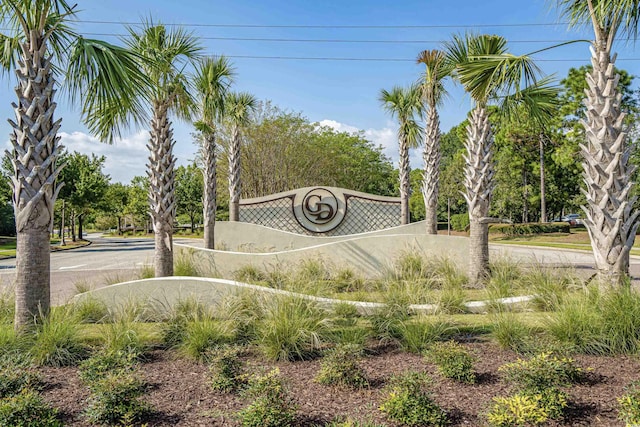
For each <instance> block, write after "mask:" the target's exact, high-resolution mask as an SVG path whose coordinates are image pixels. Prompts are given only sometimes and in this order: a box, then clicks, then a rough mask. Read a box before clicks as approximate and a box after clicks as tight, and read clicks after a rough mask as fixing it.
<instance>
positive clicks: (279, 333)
mask: <svg viewBox="0 0 640 427" xmlns="http://www.w3.org/2000/svg"><path fill="white" fill-rule="evenodd" d="M262 310H263V315H262V318H261V319H260V320H259V321H258V322H257V325H256V326H257V329H256V335H257V338H256V339H257V341H258V344H259V346H260V348H261V350H262V352H263V353H264V354H265V356H267V357H268V358H269V359H271V360H300V359H306V358H309V357H313V356H315V355H317V354H318V351H319V350H320V348H321V345H322V343H323V340H324V339H325V338H326V337H327V336H328V320H327V318H326V317H325V313H324V312H323V311H322V310H321V309H320V308H319V307H317V305H316V304H314V303H313V302H311V301H309V300H306V299H303V298H297V297H282V296H277V297H274V296H267V297H265V299H264V301H263V306H262Z"/></svg>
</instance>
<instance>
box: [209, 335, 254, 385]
mask: <svg viewBox="0 0 640 427" xmlns="http://www.w3.org/2000/svg"><path fill="white" fill-rule="evenodd" d="M239 354H240V349H239V348H238V347H231V346H225V347H219V348H215V349H213V350H211V355H210V356H208V357H207V359H208V360H209V375H210V378H211V388H213V389H214V390H216V391H222V392H226V393H228V392H231V391H235V390H238V389H239V388H240V387H242V386H243V385H244V383H245V382H246V378H245V375H243V373H242V361H241V360H240V358H239Z"/></svg>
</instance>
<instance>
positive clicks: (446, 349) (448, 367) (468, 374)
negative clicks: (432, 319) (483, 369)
mask: <svg viewBox="0 0 640 427" xmlns="http://www.w3.org/2000/svg"><path fill="white" fill-rule="evenodd" d="M425 356H426V358H427V360H429V361H431V362H433V363H434V364H435V365H436V366H437V367H438V371H439V372H440V373H441V374H442V376H444V377H446V378H451V379H453V380H456V381H460V382H463V383H468V384H474V383H475V382H476V380H477V377H476V373H475V371H474V370H473V363H474V361H475V357H473V356H472V355H471V354H470V353H469V351H467V350H466V349H465V348H464V347H463V346H461V345H460V344H458V343H457V342H455V341H447V342H443V343H435V344H433V345H432V346H431V347H429V349H428V350H427V352H426V354H425Z"/></svg>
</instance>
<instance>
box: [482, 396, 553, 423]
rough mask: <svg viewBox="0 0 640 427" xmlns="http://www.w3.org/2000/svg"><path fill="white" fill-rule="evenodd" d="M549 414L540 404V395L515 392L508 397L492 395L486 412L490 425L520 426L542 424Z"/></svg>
mask: <svg viewBox="0 0 640 427" xmlns="http://www.w3.org/2000/svg"><path fill="white" fill-rule="evenodd" d="M548 419H549V415H548V414H547V412H546V411H545V410H544V408H543V407H542V405H541V404H540V396H535V395H534V396H532V395H528V394H516V395H513V396H510V397H494V398H493V405H492V407H491V409H490V410H489V412H488V413H487V421H488V423H489V425H490V426H491V427H521V426H536V425H540V424H544V423H545V422H547V421H548Z"/></svg>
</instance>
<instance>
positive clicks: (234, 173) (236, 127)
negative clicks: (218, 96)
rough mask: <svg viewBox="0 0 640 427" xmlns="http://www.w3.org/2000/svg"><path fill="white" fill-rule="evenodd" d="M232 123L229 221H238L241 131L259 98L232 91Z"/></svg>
mask: <svg viewBox="0 0 640 427" xmlns="http://www.w3.org/2000/svg"><path fill="white" fill-rule="evenodd" d="M226 104H227V112H226V116H227V117H228V119H229V121H230V123H231V127H232V130H231V147H230V148H229V221H238V220H239V214H240V185H241V183H240V172H241V165H240V131H241V130H242V128H243V127H244V126H246V125H247V124H248V123H249V119H250V113H251V112H254V111H255V110H256V107H257V106H258V100H257V99H256V98H255V97H254V96H253V95H251V94H250V93H247V92H240V93H235V92H234V93H230V94H229V96H228V97H227V100H226Z"/></svg>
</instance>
